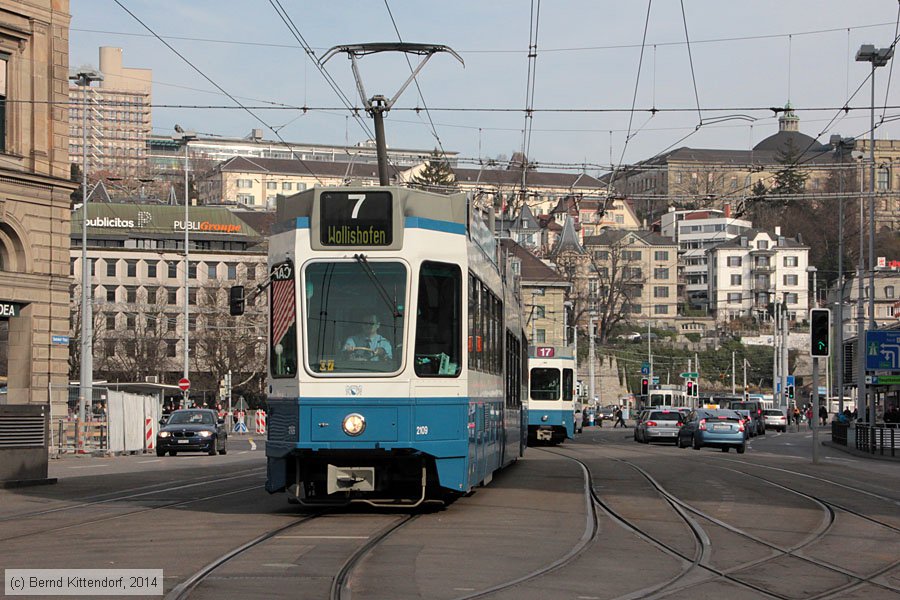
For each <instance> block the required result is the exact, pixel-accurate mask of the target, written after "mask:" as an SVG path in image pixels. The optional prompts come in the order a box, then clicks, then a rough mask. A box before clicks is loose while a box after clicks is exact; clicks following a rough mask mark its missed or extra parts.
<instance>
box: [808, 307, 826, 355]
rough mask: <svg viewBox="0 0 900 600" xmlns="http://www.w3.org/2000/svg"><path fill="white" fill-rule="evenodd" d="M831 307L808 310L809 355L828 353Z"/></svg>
mask: <svg viewBox="0 0 900 600" xmlns="http://www.w3.org/2000/svg"><path fill="white" fill-rule="evenodd" d="M830 333H831V309H828V308H814V309H812V310H811V311H809V355H810V356H824V357H827V356H828V354H829V348H830V346H831V343H830V339H829V334H830Z"/></svg>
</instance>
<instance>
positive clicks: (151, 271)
mask: <svg viewBox="0 0 900 600" xmlns="http://www.w3.org/2000/svg"><path fill="white" fill-rule="evenodd" d="M147 277H150V278H154V279H155V278H156V263H155V262H148V263H147Z"/></svg>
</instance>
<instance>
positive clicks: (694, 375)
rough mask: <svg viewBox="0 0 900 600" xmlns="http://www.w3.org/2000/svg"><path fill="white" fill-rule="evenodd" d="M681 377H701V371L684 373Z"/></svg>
mask: <svg viewBox="0 0 900 600" xmlns="http://www.w3.org/2000/svg"><path fill="white" fill-rule="evenodd" d="M681 377H682V379H697V378H698V377H700V373H697V372H696V371H691V372H690V373H682V374H681Z"/></svg>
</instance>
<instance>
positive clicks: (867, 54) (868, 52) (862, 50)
mask: <svg viewBox="0 0 900 600" xmlns="http://www.w3.org/2000/svg"><path fill="white" fill-rule="evenodd" d="M893 56H894V49H893V47H888V48H875V46H873V45H872V44H863V45H862V46H860V47H859V50H857V51H856V61H857V62H868V63H872V75H871V79H872V102H871V113H870V119H869V328H870V329H873V330H874V329H875V69H876V68H878V67H883V66H885V65H886V64H887V63H888V61H889V60H890V59H891V58H892V57H893ZM860 237H862V231H860ZM858 335H859V336H861V337H860V343H859V349H863V348H865V346H864V345H863V343H864V342H863V340H864V339H865V338H864V336H865V332H864V331H862V330H860V331H859V333H858ZM862 355H863V353H862V352H860V356H862ZM864 361H865V359H864V358H862V359H861V360H860V363H859V364H860V366H861V367H862V370H861V372H860V374H859V381H863V382H865V362H864ZM864 385H865V384H864V383H863V384H862V386H860V388H859V392H860V393H861V392H863V391H864V389H865V388H864ZM860 397H861V398H864V396H860ZM868 421H869V423H870V424H872V425H874V424H875V396H874V395H873V396H872V399H871V401H870V402H869V419H868Z"/></svg>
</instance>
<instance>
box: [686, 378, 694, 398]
mask: <svg viewBox="0 0 900 600" xmlns="http://www.w3.org/2000/svg"><path fill="white" fill-rule="evenodd" d="M687 395H688V398H691V397H693V395H694V382H693V381H691V380H690V379H688V382H687Z"/></svg>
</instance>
